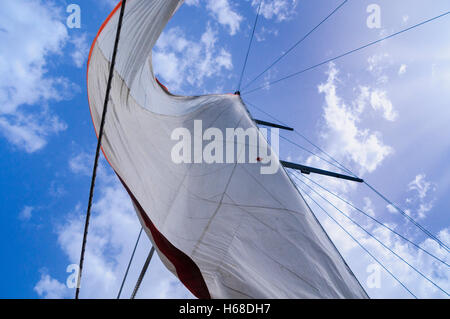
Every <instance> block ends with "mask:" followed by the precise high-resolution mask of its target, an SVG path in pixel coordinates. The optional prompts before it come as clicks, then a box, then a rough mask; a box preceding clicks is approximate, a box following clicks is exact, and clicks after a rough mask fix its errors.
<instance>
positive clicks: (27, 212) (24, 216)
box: [19, 206, 34, 221]
mask: <svg viewBox="0 0 450 319" xmlns="http://www.w3.org/2000/svg"><path fill="white" fill-rule="evenodd" d="M33 210H34V207H31V206H25V207H24V208H23V209H22V211H21V212H20V214H19V219H20V220H23V221H28V220H30V219H31V217H32V214H33Z"/></svg>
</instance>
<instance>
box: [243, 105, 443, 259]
mask: <svg viewBox="0 0 450 319" xmlns="http://www.w3.org/2000/svg"><path fill="white" fill-rule="evenodd" d="M245 103H247V104H248V105H250V106H252V107H254V108H255V109H257V110H259V111H260V112H262V113H264V114H266V115H267V116H269V117H271V118H272V119H274V120H275V121H277V122H279V123H281V124H283V125H286V126H288V124H286V123H284V122H282V121H280V120H279V119H277V118H275V117H274V116H273V115H271V114H269V113H267V112H265V111H264V110H262V109H261V108H259V107H258V106H256V105H255V104H253V103H250V102H249V101H248V100H247V99H245ZM294 133H295V134H297V135H298V136H300V137H301V138H302V139H304V140H305V141H306V142H307V143H309V144H310V145H312V146H313V147H315V148H316V149H318V150H319V151H320V152H322V153H323V154H325V155H326V156H327V157H328V158H330V159H331V160H332V161H333V162H335V163H336V164H337V165H339V166H340V169H342V170H344V171H345V172H346V173H348V174H350V175H353V176H354V177H356V178H359V177H358V176H357V175H356V174H355V173H353V172H352V171H351V170H349V169H348V168H346V167H345V166H344V165H343V164H342V163H340V162H339V161H338V160H337V159H335V158H334V157H333V156H331V155H330V154H329V153H327V152H325V151H324V150H323V149H322V148H320V147H319V146H318V145H316V144H315V143H314V142H312V141H311V140H310V139H308V138H307V137H306V136H304V135H303V134H301V133H299V131H298V130H297V129H296V130H294ZM294 145H295V144H294ZM302 149H303V148H302ZM314 156H316V157H319V156H318V155H316V154H315V155H314ZM319 158H321V157H319ZM321 159H322V158H321ZM333 166H335V167H337V166H336V165H333ZM364 184H365V185H366V186H367V187H369V188H370V189H371V190H372V191H373V192H375V194H377V195H378V196H379V197H380V198H382V199H383V200H384V201H386V203H388V204H389V205H392V207H394V208H395V209H396V210H397V211H398V212H399V213H400V214H402V215H403V216H404V217H406V218H407V219H408V220H409V221H410V222H411V223H413V224H414V225H415V226H416V227H417V228H419V229H420V230H421V231H422V232H423V233H424V234H425V235H427V236H428V237H429V238H430V239H432V240H434V241H435V242H436V243H438V244H439V246H440V247H443V248H444V249H445V250H446V251H447V252H449V247H448V246H447V245H446V244H445V243H443V242H442V241H441V240H440V239H439V238H437V237H436V236H435V235H433V234H432V233H431V232H430V231H429V230H427V229H426V228H425V227H423V226H422V225H420V224H419V223H418V222H416V221H415V220H414V218H412V217H411V216H409V215H408V214H406V212H405V211H403V210H402V209H400V207H398V206H397V205H395V204H394V203H393V202H392V201H391V200H389V199H388V198H387V197H386V196H384V195H383V194H382V193H381V192H379V191H378V190H376V189H375V188H374V187H373V186H372V185H370V184H369V183H368V182H367V181H364Z"/></svg>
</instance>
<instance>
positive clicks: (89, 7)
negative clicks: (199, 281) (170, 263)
mask: <svg viewBox="0 0 450 319" xmlns="http://www.w3.org/2000/svg"><path fill="white" fill-rule="evenodd" d="M0 2H1V4H2V8H3V9H2V11H1V12H0V40H1V42H2V43H3V45H2V46H1V47H0V154H1V156H0V163H1V167H2V170H1V173H0V174H1V175H0V190H1V196H0V204H1V206H0V207H1V212H2V214H1V218H2V222H1V226H0V227H1V236H2V238H1V239H2V240H1V242H2V246H1V251H0V254H1V256H2V263H1V270H2V274H3V276H2V278H1V284H0V297H1V298H71V297H72V296H73V294H74V290H73V289H69V288H67V287H66V285H65V283H66V279H67V277H68V276H69V275H70V273H68V272H66V269H67V267H68V266H69V265H71V264H76V263H78V258H79V250H80V247H81V235H82V227H83V222H84V214H85V209H86V204H87V198H88V191H89V182H90V173H91V167H92V162H93V158H94V151H95V145H96V138H95V134H94V130H93V127H92V123H91V119H90V115H89V108H88V104H87V94H86V83H85V81H86V80H85V79H86V60H87V55H88V51H89V48H90V45H91V43H92V41H93V39H94V37H95V34H96V33H97V30H98V28H99V27H100V25H101V24H102V23H103V21H104V19H105V18H106V17H107V15H108V13H109V12H110V11H111V10H112V8H113V7H114V4H115V1H108V0H102V1H86V0H84V1H75V0H71V1H58V0H54V1H40V0H16V1H6V0H1V1H0ZM341 2H342V1H335V0H323V1H312V0H298V1H294V0H273V1H265V3H264V5H263V7H262V16H261V19H260V21H259V24H258V27H257V30H256V38H255V42H254V44H253V47H252V51H251V53H250V58H249V63H248V66H247V70H246V73H245V76H244V81H243V82H244V85H245V84H246V83H248V81H249V80H250V79H251V78H253V77H254V76H256V75H257V74H258V73H259V72H260V71H262V70H263V68H264V67H266V66H267V65H269V64H270V63H271V62H272V61H273V60H274V59H275V58H277V57H278V56H279V55H280V54H281V53H282V52H283V50H286V49H288V48H289V47H290V46H291V45H292V44H293V43H295V42H296V41H297V40H299V39H300V38H301V37H302V36H303V35H304V34H306V33H307V32H308V31H309V30H311V29H312V28H313V27H314V26H315V25H316V24H317V23H318V22H319V21H321V20H322V19H323V18H324V17H325V16H327V15H328V14H329V13H330V12H331V11H332V10H333V9H334V8H336V7H337V6H338V5H339V4H340V3H341ZM72 3H75V4H78V5H79V6H80V8H81V28H79V29H78V28H74V29H70V28H68V27H67V25H66V19H67V16H68V15H69V14H68V13H67V12H66V8H67V6H68V5H69V4H72ZM370 4H377V5H379V8H380V10H381V11H380V13H381V27H380V28H372V29H371V28H368V26H367V23H366V20H367V18H368V16H369V15H370V14H369V13H367V11H366V9H367V7H368V6H369V5H370ZM257 5H258V1H256V0H253V1H250V0H248V1H245V0H242V1H237V0H220V1H218V0H217V1H214V0H189V1H186V3H185V4H184V5H183V6H182V7H181V9H180V10H179V12H177V14H176V15H175V16H174V17H173V19H172V20H171V21H170V23H169V25H168V26H167V28H166V31H165V32H164V34H163V36H162V38H161V39H160V40H159V42H158V44H157V46H156V48H155V50H154V57H153V58H154V68H155V72H156V74H157V76H158V78H160V80H161V81H162V82H163V83H164V84H166V85H167V86H168V88H169V89H170V90H171V91H172V92H174V93H177V94H183V95H196V94H205V93H219V92H225V93H232V92H234V91H235V90H236V87H237V83H238V81H239V75H240V71H241V68H242V64H243V61H244V57H245V53H246V49H247V45H248V41H249V35H250V33H251V28H252V25H253V21H254V18H255V14H256V9H257ZM449 9H450V7H449V3H448V1H447V0H436V1H433V2H430V1H425V0H398V1H395V2H394V1H388V0H371V1H364V0H358V1H356V0H354V1H352V0H350V1H348V3H347V4H345V6H343V7H342V9H341V10H340V11H339V12H337V13H336V15H334V16H333V17H332V18H330V19H329V20H328V21H327V22H326V23H324V24H323V25H322V26H321V27H320V28H319V29H318V30H316V31H315V32H314V33H313V34H312V35H311V36H310V37H309V38H308V39H307V40H305V41H304V42H303V43H302V44H301V45H300V46H298V47H297V48H296V49H295V50H293V51H292V52H291V53H290V54H289V55H288V56H287V57H286V58H285V59H284V60H283V61H282V62H281V63H279V64H278V65H277V66H276V67H275V68H273V69H272V70H271V71H270V72H268V73H267V74H265V75H264V76H263V77H262V78H261V79H260V81H259V82H257V83H255V86H253V87H257V86H259V85H262V84H264V82H270V81H272V80H276V79H278V78H280V77H283V76H285V75H288V74H290V73H292V72H295V71H300V70H302V69H304V68H306V67H309V66H311V65H314V64H317V63H319V62H322V61H324V60H327V59H329V58H331V57H334V56H337V55H339V54H341V53H344V52H346V51H348V50H351V49H354V48H357V47H359V46H361V45H364V44H366V43H368V42H370V41H373V40H376V39H378V38H380V37H383V36H386V35H388V34H390V33H393V32H396V31H398V30H401V29H404V28H407V27H408V26H411V25H413V24H415V23H418V22H421V21H424V20H426V19H429V18H432V17H434V16H437V15H439V14H441V13H444V12H447V11H449ZM449 29H450V16H446V17H444V18H442V19H439V20H436V21H434V22H432V23H429V24H427V25H424V26H422V27H420V28H418V29H414V30H411V31H410V32H408V33H405V34H402V35H400V36H398V37H396V38H393V39H390V40H388V41H385V42H383V43H380V44H378V45H376V46H373V47H370V48H367V49H365V50H363V51H360V52H358V53H355V54H353V55H350V56H347V57H345V58H342V59H339V60H337V61H335V62H334V63H330V64H327V65H324V66H321V67H319V68H317V69H314V70H311V71H308V72H306V73H304V74H302V75H300V76H298V77H294V78H292V79H289V80H286V81H283V82H280V83H279V84H274V85H272V86H270V87H267V88H265V89H262V90H259V91H257V92H254V93H249V94H244V95H243V98H244V100H245V101H249V102H251V103H253V104H255V105H257V106H258V107H260V108H262V109H263V110H264V111H266V112H268V113H270V114H272V115H275V116H276V117H277V118H279V119H280V120H282V121H284V122H286V123H288V124H290V125H291V126H293V127H295V128H296V129H297V130H298V131H299V132H301V133H302V134H304V135H306V136H308V137H309V138H311V139H312V140H313V141H314V142H315V143H317V144H318V145H320V146H321V147H322V148H324V149H325V150H327V151H328V152H329V153H330V154H332V155H333V156H334V157H336V158H337V159H339V160H340V161H342V162H343V163H344V164H345V165H346V166H347V167H349V168H351V169H352V170H353V171H355V172H357V173H358V174H359V175H361V176H362V177H363V178H365V179H366V180H368V181H370V182H371V183H372V184H373V185H375V186H376V187H377V188H378V189H381V190H383V192H384V193H385V194H387V195H388V196H389V197H390V198H391V199H392V200H394V201H395V202H396V203H398V204H399V205H400V206H401V207H402V208H404V209H405V210H407V213H408V214H410V215H411V216H412V217H414V218H415V219H417V220H419V221H420V222H421V223H422V224H423V225H425V226H426V227H427V228H428V229H429V230H430V231H432V233H434V234H438V236H439V237H440V239H441V240H443V241H444V242H447V243H449V242H450V233H449V226H450V218H449V215H450V214H449V213H450V212H449V209H450V197H449V196H448V194H449V192H450V168H449V164H448V163H449V160H450V139H449V138H448V137H449V134H450V130H449V127H448V123H450V105H449V102H448V101H450V59H449V56H450V34H449V33H448V32H447V30H449ZM244 91H245V90H244ZM249 109H250V111H251V112H252V113H253V114H254V116H255V117H256V118H258V119H264V120H270V118H268V117H267V116H266V115H265V114H263V113H260V112H259V111H257V110H256V109H254V108H252V107H251V106H249ZM283 135H285V136H286V137H289V138H290V139H292V140H295V141H296V142H297V143H300V144H301V145H303V146H305V147H308V148H310V149H312V148H311V147H310V146H309V145H307V144H305V143H304V141H303V140H301V139H299V138H298V136H296V135H288V133H283ZM280 157H281V158H283V159H289V160H292V161H296V162H300V163H307V164H309V165H313V166H317V167H322V168H327V169H333V168H332V167H330V166H329V165H328V164H327V163H324V162H322V161H320V160H318V159H317V158H314V157H313V156H310V154H308V153H305V152H302V151H300V150H299V149H297V148H294V147H292V145H289V144H287V143H285V142H282V143H281V149H280ZM312 178H314V180H316V181H318V182H320V183H321V184H322V185H325V186H327V187H329V188H330V189H331V190H333V191H334V192H336V193H339V194H340V195H341V196H343V197H345V198H347V199H348V200H350V201H351V202H352V203H354V204H355V205H357V206H359V207H361V208H364V210H365V211H366V212H368V213H370V214H373V215H374V216H376V218H378V219H380V220H382V221H383V222H385V223H387V224H389V225H390V226H391V227H393V228H395V229H396V230H397V231H398V232H401V233H402V234H405V235H407V237H408V238H410V239H412V240H413V241H414V242H417V243H420V245H421V247H423V248H426V249H427V250H429V251H431V252H433V253H434V254H436V255H437V256H438V257H440V258H442V259H444V260H446V261H447V262H449V256H448V254H447V253H445V251H444V250H443V249H440V248H439V247H438V246H437V244H436V243H434V242H432V241H431V240H429V239H426V238H425V237H424V236H423V234H422V233H420V232H418V231H417V230H416V229H415V228H413V227H412V226H411V224H408V223H407V222H406V221H405V219H404V218H401V217H400V215H399V214H398V212H395V211H394V210H392V208H390V207H388V206H387V205H386V203H385V202H383V201H381V200H380V199H379V198H377V197H376V196H375V195H374V194H373V193H371V192H370V191H368V189H367V188H365V187H364V186H360V185H354V184H351V183H348V182H342V181H338V180H330V179H327V178H322V177H312ZM95 195H96V196H95V201H94V208H93V219H92V222H91V231H90V235H89V239H88V252H87V256H86V268H85V270H86V273H85V274H84V277H83V280H84V282H83V286H82V292H81V297H93V298H111V297H115V295H116V294H117V291H118V287H119V285H120V280H121V278H122V275H123V272H124V270H125V267H126V264H127V262H128V258H129V255H130V253H131V250H132V248H133V245H134V241H135V239H136V237H137V235H138V232H139V227H140V226H139V224H138V220H137V218H136V216H135V213H134V211H133V208H132V206H131V202H130V200H129V199H128V196H127V195H126V193H125V192H124V190H123V189H122V187H121V186H120V185H119V184H118V181H117V179H116V178H115V177H114V176H113V174H112V171H111V169H110V168H109V167H108V165H107V164H105V163H104V162H102V164H101V169H100V175H99V181H98V184H97V188H96V194H95ZM446 195H447V196H446ZM330 200H332V201H333V202H335V199H333V198H331V197H330ZM335 203H336V204H337V205H340V206H339V207H342V209H343V210H345V211H346V212H348V213H349V214H351V216H353V217H354V218H355V219H357V220H358V221H359V222H361V223H363V224H364V225H365V226H366V227H367V228H368V229H370V230H371V231H372V232H373V233H375V234H377V235H378V236H379V238H381V239H382V240H383V241H384V242H386V243H388V245H389V246H390V247H393V248H394V249H395V251H396V252H398V254H399V255H401V256H402V257H404V258H405V259H407V260H408V261H410V262H411V263H412V264H413V265H414V266H416V267H417V268H419V269H420V270H421V271H423V272H424V273H425V274H426V275H427V276H429V277H430V278H432V279H433V281H435V282H436V283H438V284H439V285H440V286H441V287H443V288H444V289H446V290H447V291H448V290H450V282H449V271H448V268H446V266H443V265H441V264H439V263H437V262H436V261H433V259H431V258H429V257H427V256H425V255H423V253H420V252H418V251H417V249H414V248H413V247H411V246H408V245H406V244H405V242H403V241H401V240H399V239H398V238H396V237H395V236H393V235H392V234H389V233H387V232H385V231H384V230H383V229H381V228H380V227H378V226H376V225H373V224H371V223H370V222H369V221H368V220H367V219H364V218H362V217H360V215H358V214H357V213H356V212H354V211H351V210H350V209H349V208H348V207H346V206H344V205H342V203H339V202H337V201H336V202H335ZM324 205H325V206H326V204H324ZM311 207H312V208H313V210H314V211H315V212H316V214H317V217H318V218H319V220H320V221H321V222H322V224H323V225H324V227H325V229H326V230H327V232H328V233H329V235H330V237H331V238H332V239H333V241H334V242H335V244H336V245H337V247H338V248H339V250H340V251H341V253H342V254H343V256H344V257H345V258H346V260H347V262H348V263H349V265H350V267H351V268H352V269H353V270H354V272H355V274H356V276H357V277H358V279H359V280H360V281H361V283H362V284H363V285H364V286H365V288H366V289H367V291H368V293H369V295H370V296H372V297H375V298H379V297H388V298H389V297H399V298H407V297H410V295H408V293H406V292H405V291H404V290H403V289H402V288H401V286H399V285H398V284H396V283H395V282H394V281H393V280H392V278H391V277H390V276H389V275H388V274H386V273H385V272H384V271H383V270H380V272H379V273H380V285H379V287H378V288H370V287H369V286H368V285H370V283H369V284H368V282H369V278H373V277H370V275H371V274H373V269H374V268H373V267H372V266H371V265H373V264H374V262H373V260H371V259H370V257H369V256H366V255H365V254H364V253H363V252H362V250H361V249H360V248H358V247H357V246H356V245H355V244H354V243H353V242H352V241H351V240H350V239H349V238H348V237H347V236H346V235H345V234H344V233H343V232H342V231H340V230H339V229H338V228H337V226H336V225H334V224H333V222H332V221H331V220H330V219H329V218H326V216H324V214H322V213H321V211H320V210H319V209H317V207H315V206H314V204H311ZM328 208H329V211H330V212H331V213H333V214H336V212H335V211H333V210H332V209H331V208H330V207H328ZM335 216H338V215H337V214H336V215H335ZM339 220H340V221H342V222H343V224H344V225H346V228H347V229H348V230H349V231H350V232H352V234H354V236H356V237H357V238H358V239H359V240H360V241H361V242H363V243H364V244H365V245H366V246H367V247H368V248H369V249H370V250H371V251H372V252H373V253H374V254H375V255H376V256H377V257H378V258H380V260H382V261H383V262H384V263H385V264H386V265H389V269H391V270H392V271H393V272H394V273H395V274H396V275H397V276H398V277H399V278H400V279H401V280H402V281H403V282H404V283H405V284H406V285H407V286H408V287H409V288H410V289H411V290H412V291H414V293H415V294H416V295H417V296H418V297H432V298H442V297H445V295H443V294H442V293H441V292H439V291H438V290H437V289H436V288H434V287H433V286H431V285H430V284H429V283H428V282H426V281H425V280H424V279H422V278H421V277H419V276H417V274H415V273H414V271H412V270H411V269H410V268H409V267H408V266H405V265H404V264H403V263H401V262H399V261H398V259H396V258H395V257H394V256H392V255H390V254H389V253H387V251H386V250H384V249H383V248H382V247H381V246H380V245H378V244H377V243H375V242H374V241H373V240H370V239H369V238H367V236H366V235H365V234H363V233H362V232H360V231H359V230H358V229H356V228H355V227H354V226H353V225H351V224H348V223H347V222H346V221H345V220H344V219H340V218H339ZM149 245H150V244H149V241H148V240H147V239H146V238H145V239H144V240H142V241H141V243H140V245H139V248H138V253H137V257H136V259H135V262H134V264H133V266H132V269H131V272H130V278H129V281H128V282H127V284H126V285H125V289H124V296H128V295H129V294H130V292H131V290H132V286H133V285H134V282H135V280H136V278H137V274H138V273H139V271H140V267H141V266H142V264H143V262H144V260H145V258H146V254H147V252H148V250H149V249H150V246H149ZM139 297H140V298H173V297H178V298H185V297H187V298H188V297H191V295H190V294H189V293H188V292H187V291H186V289H184V287H182V286H181V285H180V284H179V283H178V281H177V280H176V278H175V277H174V276H172V275H171V274H170V273H169V272H168V271H166V270H165V269H164V268H163V266H162V264H161V263H160V262H159V260H158V259H157V258H155V259H154V260H153V261H152V264H151V266H150V269H149V272H148V274H147V276H146V278H145V280H144V283H143V285H142V290H141V292H140V294H139Z"/></svg>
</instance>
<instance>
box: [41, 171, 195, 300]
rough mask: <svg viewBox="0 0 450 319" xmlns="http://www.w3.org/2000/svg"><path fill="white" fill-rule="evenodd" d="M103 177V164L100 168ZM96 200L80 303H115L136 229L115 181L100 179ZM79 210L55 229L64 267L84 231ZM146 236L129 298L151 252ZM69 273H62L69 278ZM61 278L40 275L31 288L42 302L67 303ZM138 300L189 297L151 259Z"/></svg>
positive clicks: (74, 256)
mask: <svg viewBox="0 0 450 319" xmlns="http://www.w3.org/2000/svg"><path fill="white" fill-rule="evenodd" d="M101 169H102V170H103V171H104V170H105V167H104V163H103V164H102V165H101ZM96 193H97V194H98V198H97V200H96V201H95V202H94V205H93V211H92V219H91V223H90V229H89V240H88V244H87V250H86V259H85V267H84V271H83V280H82V287H81V297H82V298H115V297H116V295H117V292H118V290H119V286H120V284H121V280H122V278H123V274H124V272H125V269H126V266H127V264H128V261H129V258H130V254H131V250H132V248H133V246H134V244H135V240H136V238H137V235H138V232H139V229H140V224H139V221H138V218H137V216H136V213H135V211H134V208H133V206H132V204H131V200H130V198H129V196H128V194H127V193H126V192H125V190H124V188H123V186H122V185H121V184H120V183H119V181H118V180H117V178H115V177H114V176H112V175H110V174H107V173H105V174H101V175H100V176H99V179H98V182H97V192H96ZM84 214H85V212H84V209H83V208H82V206H81V205H77V206H76V207H75V208H74V210H73V211H72V212H69V213H68V214H67V218H66V222H65V223H64V224H60V225H58V227H57V229H56V232H57V237H58V245H59V246H60V248H61V250H62V251H63V252H64V254H65V255H66V256H67V259H68V263H69V264H78V262H79V257H80V249H81V240H82V236H83V228H84ZM150 247H151V244H150V241H149V240H148V239H147V238H146V235H145V233H144V234H143V236H142V238H141V242H140V245H139V247H138V251H137V254H136V256H135V259H134V263H133V266H132V268H131V271H130V274H129V280H128V281H127V283H126V285H125V289H124V295H123V296H124V297H129V294H130V293H131V291H132V289H133V288H134V284H135V282H136V279H137V277H138V274H139V272H140V270H141V267H142V265H143V262H144V260H145V258H146V257H147V254H148V251H149V250H150ZM69 275H70V273H67V276H69ZM65 283H66V278H58V279H57V278H55V277H52V275H51V274H49V273H48V272H45V273H43V274H42V276H41V278H40V280H39V281H38V282H37V283H36V285H35V288H34V289H35V291H36V292H37V293H38V295H39V296H41V297H42V298H70V297H73V295H74V290H73V289H69V288H68V287H67V286H66V284H65ZM138 297H139V298H169V297H171V298H189V297H192V295H190V293H189V292H188V291H187V289H186V288H184V286H182V285H181V283H180V282H179V280H178V279H177V278H176V277H175V276H173V275H172V274H171V273H169V271H168V270H167V269H166V268H165V267H164V266H163V264H162V263H161V262H160V261H159V258H158V257H157V256H156V254H155V256H154V258H153V260H152V263H151V265H150V269H149V271H148V274H147V275H146V278H145V280H144V282H143V284H142V287H141V291H140V293H139V295H138Z"/></svg>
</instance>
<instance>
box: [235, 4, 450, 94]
mask: <svg viewBox="0 0 450 319" xmlns="http://www.w3.org/2000/svg"><path fill="white" fill-rule="evenodd" d="M449 13H450V11H447V12H445V13H443V14H441V15H438V16H436V17H434V18H431V19H428V20H426V21H423V22H420V23H418V24H415V25H413V26H411V27H409V28H406V29H403V30H401V31H398V32H396V33H393V34H391V35H388V36H386V37H383V38H381V39H378V40H376V41H373V42H370V43H368V44H366V45H363V46H361V47H359V48H357V49H353V50H351V51H348V52H346V53H343V54H341V55H338V56H336V57H334V58H331V59H328V60H326V61H323V62H321V63H318V64H316V65H313V66H310V67H308V68H306V69H303V70H301V71H298V72H295V73H292V74H290V75H288V76H285V77H283V78H281V79H278V80H275V81H272V82H269V83H266V84H264V85H262V86H259V87H257V88H255V89H253V90H250V91H245V92H242V94H250V93H253V92H255V91H258V90H261V89H264V88H267V87H269V86H270V85H272V84H276V83H279V82H281V81H284V80H287V79H290V78H292V77H294V76H297V75H300V74H302V73H305V72H307V71H309V70H312V69H315V68H317V67H319V66H322V65H324V64H327V63H330V62H332V61H334V60H338V59H340V58H343V57H345V56H347V55H350V54H352V53H355V52H357V51H360V50H362V49H365V48H367V47H370V46H372V45H375V44H377V43H380V42H382V41H384V40H387V39H390V38H393V37H395V36H397V35H400V34H402V33H404V32H407V31H410V30H412V29H415V28H417V27H419V26H422V25H424V24H426V23H429V22H432V21H434V20H437V19H439V18H442V17H444V16H446V15H448V14H449Z"/></svg>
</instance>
